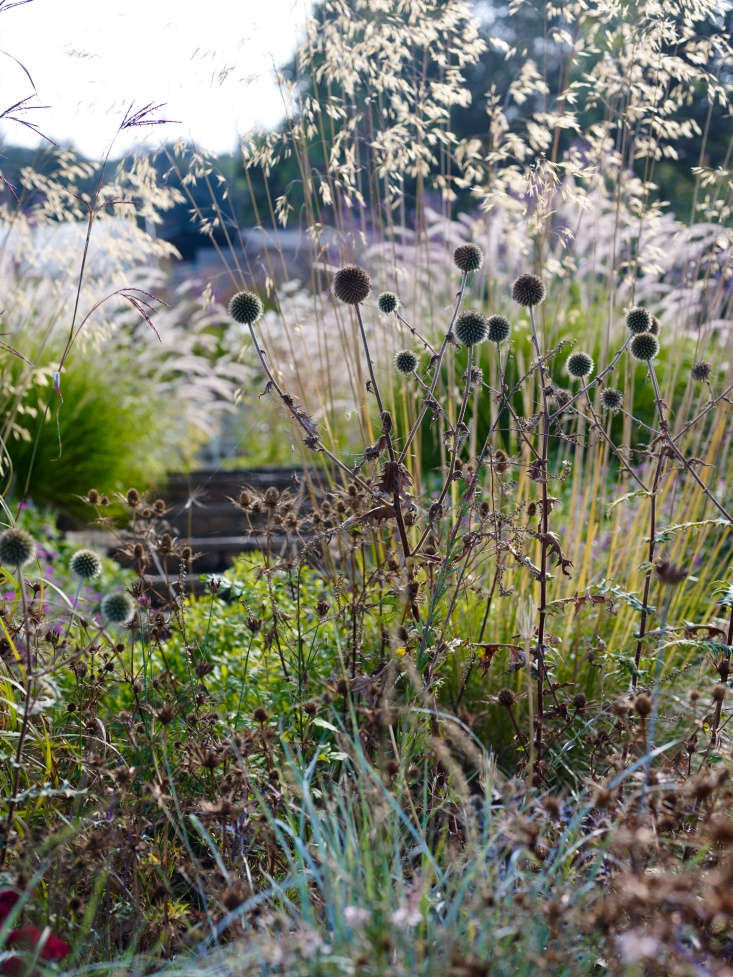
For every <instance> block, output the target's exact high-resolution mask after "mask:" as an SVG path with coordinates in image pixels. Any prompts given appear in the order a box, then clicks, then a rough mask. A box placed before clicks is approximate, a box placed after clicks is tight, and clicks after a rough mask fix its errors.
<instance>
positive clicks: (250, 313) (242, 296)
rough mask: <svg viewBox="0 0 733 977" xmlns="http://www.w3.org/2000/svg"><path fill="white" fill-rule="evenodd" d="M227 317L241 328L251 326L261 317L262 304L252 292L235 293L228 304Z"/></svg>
mask: <svg viewBox="0 0 733 977" xmlns="http://www.w3.org/2000/svg"><path fill="white" fill-rule="evenodd" d="M229 315H230V316H231V317H232V319H234V321H235V322H239V323H240V324H241V325H243V326H253V325H254V324H255V322H257V320H258V319H259V317H260V316H261V315H262V302H261V301H260V297H259V295H255V293H254V292H237V294H236V295H234V296H233V297H232V300H231V302H230V303H229Z"/></svg>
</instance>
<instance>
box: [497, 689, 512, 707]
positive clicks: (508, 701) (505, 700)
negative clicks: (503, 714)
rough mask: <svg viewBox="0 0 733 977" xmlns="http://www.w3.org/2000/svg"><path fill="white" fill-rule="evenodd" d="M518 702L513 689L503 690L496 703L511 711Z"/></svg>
mask: <svg viewBox="0 0 733 977" xmlns="http://www.w3.org/2000/svg"><path fill="white" fill-rule="evenodd" d="M515 700H516V696H515V695H514V693H513V692H512V690H511V689H501V690H500V692H499V694H498V695H497V697H496V701H497V702H498V703H499V705H500V706H504V708H505V709H511V707H512V706H513V705H514V702H515Z"/></svg>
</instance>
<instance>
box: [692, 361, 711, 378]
mask: <svg viewBox="0 0 733 977" xmlns="http://www.w3.org/2000/svg"><path fill="white" fill-rule="evenodd" d="M712 372H713V368H712V366H711V365H710V363H708V362H707V361H706V360H698V361H697V363H693V365H692V369H691V370H690V376H691V377H692V379H693V380H696V381H697V382H698V383H703V382H705V381H707V380H709V379H710V376H711V374H712Z"/></svg>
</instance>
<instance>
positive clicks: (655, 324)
mask: <svg viewBox="0 0 733 977" xmlns="http://www.w3.org/2000/svg"><path fill="white" fill-rule="evenodd" d="M650 318H651V322H650V324H649V332H653V333H654V335H655V336H658V335H659V325H660V323H659V319H657V317H656V316H655V315H653V316H651V317H650Z"/></svg>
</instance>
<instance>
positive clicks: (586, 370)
mask: <svg viewBox="0 0 733 977" xmlns="http://www.w3.org/2000/svg"><path fill="white" fill-rule="evenodd" d="M565 365H566V367H567V371H568V373H569V374H570V376H571V377H576V379H581V378H582V377H587V376H588V375H589V374H590V373H591V371H592V370H593V358H592V357H591V356H588V354H587V353H571V354H570V356H568V361H567V363H566V364H565Z"/></svg>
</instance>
